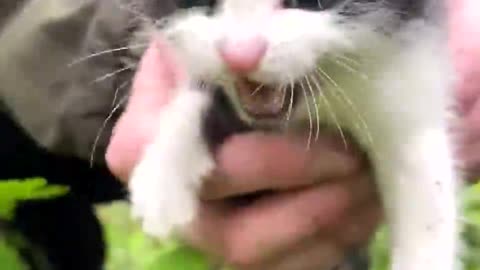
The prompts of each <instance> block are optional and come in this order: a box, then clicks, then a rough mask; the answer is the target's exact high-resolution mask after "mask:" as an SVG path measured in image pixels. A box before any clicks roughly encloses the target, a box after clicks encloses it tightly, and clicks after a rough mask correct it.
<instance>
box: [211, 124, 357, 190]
mask: <svg viewBox="0 0 480 270" xmlns="http://www.w3.org/2000/svg"><path fill="white" fill-rule="evenodd" d="M217 159H218V161H217V164H218V172H219V174H220V177H219V178H220V179H218V178H213V179H214V180H211V181H207V183H206V184H205V187H204V192H203V195H204V196H205V197H207V198H222V197H229V196H231V195H239V194H245V193H250V192H256V191H259V190H268V189H275V190H286V189H291V188H299V187H304V186H308V185H311V184H312V183H314V182H315V181H319V182H320V181H322V180H326V179H331V178H338V177H344V176H347V175H349V174H352V173H353V172H355V171H356V170H358V169H359V168H360V167H361V164H362V160H361V158H360V155H355V154H354V153H353V151H352V150H350V148H349V149H345V148H344V146H343V144H342V143H341V141H340V139H338V138H336V137H333V136H324V137H321V138H320V139H319V141H318V143H316V144H315V145H313V146H312V149H311V150H310V151H306V148H305V145H304V144H303V143H301V142H300V141H299V140H295V139H293V138H286V137H285V136H280V135H266V134H261V133H250V134H246V135H238V136H234V137H233V138H231V139H230V140H228V141H227V142H226V143H225V145H224V146H223V147H222V148H221V149H220V150H219V152H218V155H217ZM217 177H218V175H217ZM314 180H315V181H314Z"/></svg>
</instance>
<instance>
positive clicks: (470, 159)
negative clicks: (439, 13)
mask: <svg viewBox="0 0 480 270" xmlns="http://www.w3.org/2000/svg"><path fill="white" fill-rule="evenodd" d="M450 10H451V18H450V43H451V45H452V50H453V55H454V64H455V67H456V71H457V75H458V78H457V85H456V90H457V91H456V97H457V100H458V107H457V109H458V112H459V113H460V118H459V121H458V122H456V125H455V126H454V130H455V131H456V133H457V134H458V135H459V142H460V143H459V144H458V146H459V149H458V150H459V151H458V154H459V158H460V159H461V160H462V163H463V164H462V165H463V169H465V172H466V177H467V178H468V180H470V181H477V180H478V178H479V177H480V98H479V97H480V61H478V59H480V19H479V18H480V2H479V1H477V0H450Z"/></svg>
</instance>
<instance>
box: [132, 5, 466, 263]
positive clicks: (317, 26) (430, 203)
mask: <svg viewBox="0 0 480 270" xmlns="http://www.w3.org/2000/svg"><path fill="white" fill-rule="evenodd" d="M190 2H198V3H197V4H204V5H205V6H208V4H209V3H210V1H190ZM217 2H218V3H217V4H216V5H215V6H214V7H213V9H211V10H209V8H208V7H206V9H207V10H206V9H202V8H187V9H184V10H180V11H178V12H176V13H174V14H173V15H171V16H169V17H168V18H167V20H164V21H162V24H161V26H159V27H158V28H156V30H155V31H158V32H159V33H161V34H162V35H163V36H165V37H166V38H167V39H168V41H169V42H171V45H172V46H173V48H174V49H175V50H176V51H177V53H178V55H179V57H180V59H181V61H182V62H183V64H185V66H186V68H187V74H188V75H189V78H188V79H189V80H188V81H186V82H183V84H182V85H181V86H180V87H179V88H178V89H177V92H176V96H175V97H174V98H173V100H172V101H171V102H170V103H169V104H168V105H167V106H166V107H165V108H164V111H163V114H162V115H161V119H159V121H158V123H157V124H158V133H157V134H156V138H155V140H154V141H153V143H152V144H151V145H149V146H148V147H147V149H146V151H145V153H144V156H143V159H142V160H141V161H140V162H139V163H138V165H137V166H136V168H135V170H134V172H133V174H132V177H131V181H130V186H129V188H130V191H131V200H132V203H133V212H134V215H135V216H137V217H139V218H141V219H142V222H143V228H144V230H145V231H146V232H147V233H150V234H152V235H154V236H157V237H160V238H164V237H169V236H171V235H172V233H174V232H175V231H176V230H177V229H181V228H182V227H184V226H187V225H188V224H189V223H190V222H191V221H192V219H194V218H195V215H196V213H197V206H198V197H197V195H198V194H197V193H198V191H199V188H200V186H201V185H202V179H203V178H202V177H204V176H205V175H207V174H208V173H209V172H211V171H212V169H213V168H214V166H215V162H214V160H213V158H212V154H211V152H210V150H209V146H208V144H207V138H206V136H205V133H204V125H205V119H206V115H207V112H208V111H209V110H210V108H211V107H212V106H216V105H215V102H213V101H212V100H213V96H214V93H215V91H214V90H213V88H209V86H208V85H207V86H206V87H204V86H202V87H200V86H197V85H198V82H200V81H201V82H206V83H207V84H209V83H210V84H219V85H221V86H222V88H221V89H223V90H216V91H224V92H223V93H225V94H226V96H228V97H229V100H230V101H231V102H232V104H233V108H234V109H235V111H236V112H237V114H238V115H239V117H240V119H242V120H243V122H244V123H247V124H248V125H250V126H252V127H257V126H256V124H257V122H256V119H253V118H252V117H250V116H249V115H248V114H247V113H245V112H244V111H243V110H242V107H241V106H240V105H239V102H238V98H237V97H236V96H235V91H233V90H232V89H233V88H232V83H231V82H232V78H233V76H234V74H231V73H230V72H228V69H227V68H226V66H225V64H224V63H223V61H222V58H221V57H220V55H219V53H218V51H217V47H216V46H217V43H218V42H219V40H222V39H232V40H235V39H236V38H241V37H245V36H247V37H248V36H249V35H261V36H262V37H264V38H266V39H267V41H268V49H267V52H266V55H265V57H264V58H263V59H262V61H261V63H260V66H259V68H258V69H257V70H255V72H252V73H251V74H248V77H249V79H252V80H255V81H258V82H261V83H268V84H277V85H279V86H284V85H289V84H290V82H295V84H296V85H299V84H303V85H304V86H303V87H301V88H303V90H304V92H305V93H306V95H305V96H306V97H307V98H306V99H305V98H303V101H302V102H297V103H296V104H297V105H295V106H294V108H293V112H292V114H291V117H290V120H289V123H291V124H289V125H288V127H287V128H280V127H284V125H279V126H278V127H279V128H278V130H279V131H281V132H289V131H292V129H295V128H298V126H301V125H296V124H297V123H298V124H299V123H307V126H308V127H310V129H311V130H317V120H318V123H319V125H320V124H321V125H327V126H329V127H331V128H332V129H338V128H339V127H341V129H342V130H344V131H345V132H348V133H350V134H351V135H352V136H353V138H354V139H355V140H356V141H357V142H358V143H359V144H360V145H361V146H362V147H363V148H364V150H365V151H366V152H367V153H368V155H369V158H370V160H371V163H372V165H373V169H374V173H375V177H376V181H377V184H378V187H379V190H380V194H381V197H382V199H383V206H384V209H385V213H386V217H387V221H388V224H389V226H390V230H391V236H392V239H391V240H392V256H393V257H392V265H391V269H393V270H425V269H435V270H453V269H458V268H459V266H460V265H459V264H458V261H457V259H456V258H457V256H458V252H459V243H458V240H459V239H458V238H459V237H458V236H459V226H458V223H457V220H458V218H457V216H458V211H457V196H456V194H457V184H458V183H459V175H458V173H457V171H456V169H455V163H456V160H455V158H454V156H453V140H452V138H451V136H450V135H449V132H448V124H449V121H450V120H451V118H452V115H450V112H449V110H448V109H449V108H450V106H451V102H452V101H453V100H452V97H451V94H452V92H453V90H452V83H453V79H454V78H453V77H454V76H453V70H452V69H451V65H450V63H449V53H448V50H447V39H446V33H445V27H444V25H443V24H442V23H443V22H445V21H446V20H447V18H446V13H445V10H444V8H445V7H444V6H445V3H442V2H443V1H441V0H437V1H434V0H417V1H415V0H412V1H410V0H383V1H381V0H377V1H375V0H370V1H369V0H345V1H318V3H320V6H321V7H322V8H318V9H314V10H311V9H299V8H295V7H296V6H295V5H297V4H300V5H304V4H307V6H308V4H310V5H309V7H313V8H314V7H315V5H313V6H312V5H311V4H312V2H314V3H316V2H317V1H302V0H295V1H279V0H224V1H217ZM282 4H286V5H287V7H284V8H281V9H277V10H275V11H274V7H275V6H277V7H278V6H279V5H282ZM307 78H308V79H307ZM292 89H293V88H292ZM310 90H311V91H312V92H311V91H310ZM292 91H294V90H292ZM301 92H302V91H300V92H299V93H298V95H299V96H302V93H301ZM295 94H297V93H295ZM305 101H306V102H305ZM317 112H318V114H317ZM312 115H313V120H312V118H310V117H312ZM259 126H260V127H261V124H259ZM315 132H316V131H315ZM309 137H310V139H311V140H314V139H315V134H313V135H312V136H309Z"/></svg>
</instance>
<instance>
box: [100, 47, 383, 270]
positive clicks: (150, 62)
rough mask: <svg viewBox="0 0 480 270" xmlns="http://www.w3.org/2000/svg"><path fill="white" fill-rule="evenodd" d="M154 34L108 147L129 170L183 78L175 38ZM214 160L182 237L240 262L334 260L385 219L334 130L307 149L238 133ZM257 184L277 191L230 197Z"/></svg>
mask: <svg viewBox="0 0 480 270" xmlns="http://www.w3.org/2000/svg"><path fill="white" fill-rule="evenodd" d="M154 44H156V46H153V45H152V46H151V47H150V49H149V50H148V51H147V52H146V53H145V55H144V57H143V59H142V63H141V65H140V68H139V71H138V72H137V75H136V78H135V81H134V86H133V89H132V95H131V98H130V100H129V104H128V105H127V108H126V111H125V113H124V114H123V115H122V117H121V118H120V119H119V121H118V123H117V126H116V128H115V130H114V134H113V137H112V140H111V143H110V146H109V149H108V152H107V162H108V164H109V166H110V168H111V170H112V171H113V173H115V174H116V175H117V176H118V177H119V178H120V179H123V180H127V179H128V178H129V174H130V173H131V171H132V169H133V167H134V165H135V164H136V162H137V160H138V159H139V157H140V154H141V152H142V149H143V147H144V146H145V144H147V143H148V142H149V141H150V140H151V139H152V137H153V135H154V132H155V127H154V126H153V124H152V123H155V122H156V119H157V118H158V115H159V114H160V113H161V109H162V106H163V105H164V104H165V103H166V102H168V100H169V96H170V95H171V93H172V89H174V86H175V84H176V81H178V80H181V78H182V72H181V70H180V69H179V68H178V66H177V65H176V60H175V59H174V56H173V54H171V53H170V50H169V48H168V47H167V46H166V45H165V44H163V43H162V42H161V41H157V42H155V43H154ZM159 46H160V47H161V48H159ZM132 131H133V132H132ZM216 160H217V170H216V173H215V175H213V176H212V177H210V178H209V179H208V181H207V182H206V185H205V187H204V190H203V193H202V199H203V201H202V204H201V210H200V215H199V217H198V219H197V220H196V221H195V222H194V224H193V226H192V227H191V228H190V230H189V231H188V232H186V235H185V239H186V240H187V241H189V242H190V243H191V244H192V245H194V246H196V247H198V248H200V249H201V250H203V251H205V252H206V253H209V254H211V255H215V256H219V257H221V258H222V259H224V260H226V261H227V263H229V264H232V265H233V266H234V267H236V269H238V270H242V269H271V270H276V269H278V270H280V269H292V268H293V269H310V268H312V267H315V269H317V268H318V269H322V268H323V267H332V266H335V265H336V264H338V263H339V262H341V261H342V260H343V257H344V255H345V252H346V251H347V250H349V249H350V248H351V247H353V246H356V245H361V244H362V243H365V242H366V240H367V239H368V237H369V236H370V235H371V233H372V231H373V230H374V229H375V227H376V225H377V222H378V220H379V217H380V212H381V211H380V209H379V208H380V207H379V203H378V201H377V197H376V196H375V190H374V185H373V183H372V182H371V181H370V180H371V178H370V175H369V170H368V167H367V166H366V163H365V162H364V160H363V157H362V155H361V154H359V153H357V152H355V151H354V150H353V148H350V150H348V151H347V150H345V148H344V147H343V142H342V141H341V140H340V139H338V138H336V137H335V136H331V135H325V136H323V137H322V138H321V139H320V140H319V141H318V142H317V143H316V144H315V145H313V147H312V150H311V151H308V152H306V151H305V144H304V142H302V141H301V140H300V139H298V138H289V137H285V136H274V135H265V134H260V133H250V134H245V135H238V136H234V137H232V138H230V139H229V140H228V141H227V142H226V143H225V144H224V145H223V146H222V147H221V148H220V150H219V151H218V154H217V155H216ZM259 191H271V193H270V194H268V195H264V196H262V197H260V198H257V199H256V200H253V201H251V202H249V203H247V204H243V205H241V206H239V205H238V204H236V203H232V201H235V200H234V199H232V198H234V197H238V196H239V195H245V194H250V193H256V192H259Z"/></svg>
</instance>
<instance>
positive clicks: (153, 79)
mask: <svg viewBox="0 0 480 270" xmlns="http://www.w3.org/2000/svg"><path fill="white" fill-rule="evenodd" d="M184 78H185V76H184V72H183V70H182V69H181V68H180V65H179V64H178V61H177V59H176V57H175V55H174V51H173V49H172V48H171V47H169V45H168V44H167V42H166V41H165V40H163V39H161V38H157V39H155V40H154V41H153V42H152V43H151V44H150V46H149V48H148V49H147V50H146V52H145V53H144V55H143V57H142V59H141V61H140V64H139V69H138V70H137V72H136V75H135V77H134V81H133V88H132V90H131V93H130V97H129V101H128V104H127V107H126V109H125V112H124V113H123V115H122V116H121V117H120V118H119V120H118V122H117V124H116V126H115V128H114V130H113V134H112V137H111V139H110V143H109V146H108V148H107V152H106V157H105V158H106V162H107V165H108V166H109V168H110V170H111V171H112V173H113V174H114V175H116V176H117V177H118V178H120V179H121V180H125V181H126V180H127V179H128V178H129V176H130V173H131V171H132V170H133V168H134V166H135V164H136V163H137V162H138V160H139V159H140V157H141V155H142V153H143V149H144V147H145V145H146V144H148V143H149V142H150V141H151V140H152V138H153V137H154V133H155V132H157V129H156V128H155V123H156V122H157V121H158V118H159V116H160V113H161V110H162V108H163V107H164V106H165V104H166V103H167V102H168V101H169V100H170V97H171V96H172V95H173V92H174V89H176V85H177V84H178V83H179V82H180V81H181V80H182V79H184Z"/></svg>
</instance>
